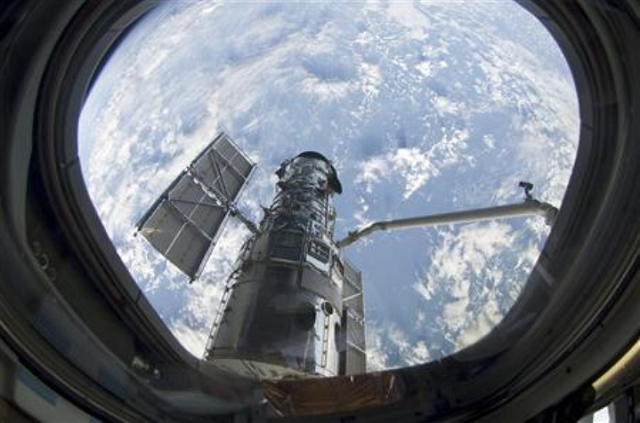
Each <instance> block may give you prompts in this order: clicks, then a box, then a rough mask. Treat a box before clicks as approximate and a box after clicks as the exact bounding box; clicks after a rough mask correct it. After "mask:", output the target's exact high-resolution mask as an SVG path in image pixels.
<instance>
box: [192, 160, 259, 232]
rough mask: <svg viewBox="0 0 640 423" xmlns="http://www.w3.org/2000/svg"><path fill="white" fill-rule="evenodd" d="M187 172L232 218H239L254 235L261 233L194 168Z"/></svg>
mask: <svg viewBox="0 0 640 423" xmlns="http://www.w3.org/2000/svg"><path fill="white" fill-rule="evenodd" d="M187 172H188V173H189V175H191V177H192V178H193V180H194V181H196V182H197V183H198V184H200V185H201V186H202V187H204V188H205V193H206V194H207V195H208V196H209V197H210V198H211V199H212V200H214V201H220V202H221V203H222V206H223V207H225V208H226V209H227V210H228V211H229V213H230V214H231V215H232V216H234V217H237V218H238V220H239V221H240V222H242V223H243V224H244V225H245V226H246V227H247V229H249V230H250V231H251V232H252V233H254V234H258V233H260V230H259V229H258V227H257V226H256V224H255V223H253V222H252V221H251V219H249V218H248V217H247V216H245V215H244V214H243V213H242V212H241V211H240V210H239V209H238V207H237V206H236V205H235V204H234V203H233V202H232V201H229V199H228V197H227V196H226V195H225V194H224V193H221V192H220V191H218V190H217V189H215V188H214V187H212V186H211V185H209V184H208V183H207V182H205V179H204V178H203V177H202V175H200V174H199V173H198V171H197V170H195V169H194V168H193V167H192V166H189V167H188V168H187ZM221 182H222V181H221ZM222 184H223V186H224V182H222Z"/></svg>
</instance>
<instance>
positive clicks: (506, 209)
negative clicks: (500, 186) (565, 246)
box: [337, 184, 558, 248]
mask: <svg viewBox="0 0 640 423" xmlns="http://www.w3.org/2000/svg"><path fill="white" fill-rule="evenodd" d="M521 186H522V185H521ZM530 189H531V187H530V184H528V185H526V187H525V195H526V197H525V200H524V202H522V203H518V204H509V205H504V206H496V207H488V208H483V209H473V210H465V211H459V212H453V213H444V214H436V215H429V216H416V217H409V218H405V219H396V220H387V221H379V222H373V223H370V224H368V225H367V226H364V227H363V228H360V229H358V230H356V231H353V232H349V234H348V235H347V236H346V237H345V238H344V239H341V240H340V241H338V243H337V244H338V246H339V247H340V248H345V247H348V246H350V245H352V244H353V243H355V242H356V241H358V240H359V239H361V238H364V237H366V236H369V235H371V234H372V233H374V232H378V231H389V230H396V229H409V228H422V227H428V226H438V225H447V224H453V223H465V222H478V221H482V220H492V219H498V218H506V217H516V216H530V215H542V216H544V217H545V220H546V223H547V224H548V225H549V226H551V225H553V223H554V221H555V218H556V216H557V214H558V209H557V208H555V207H554V206H552V205H551V204H549V203H544V202H540V201H538V200H536V199H534V198H533V197H532V196H531V195H530V193H529V191H530Z"/></svg>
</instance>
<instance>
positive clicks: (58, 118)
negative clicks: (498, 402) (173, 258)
mask: <svg viewBox="0 0 640 423" xmlns="http://www.w3.org/2000/svg"><path fill="white" fill-rule="evenodd" d="M543 3H544V2H538V3H536V2H533V1H532V2H530V3H529V2H527V3H526V4H525V7H526V8H528V10H530V11H532V12H533V14H534V15H535V16H537V17H538V18H541V20H542V22H543V24H544V23H545V22H547V21H546V20H545V19H548V18H549V16H551V15H553V16H556V17H557V18H558V19H560V18H562V17H563V16H565V15H563V14H564V13H567V10H563V9H562V8H563V7H567V8H571V7H576V8H579V7H580V6H572V5H571V6H566V5H565V6H556V5H552V6H549V5H545V4H543ZM122 4H124V6H120V9H119V10H118V11H116V12H114V13H113V15H111V18H112V19H113V18H114V16H120V18H121V17H122V16H123V11H128V12H129V13H131V14H130V15H128V18H126V19H125V22H126V24H124V25H123V23H125V22H123V20H118V19H113V20H111V21H110V22H109V21H107V22H108V23H107V24H106V26H101V27H98V28H99V29H95V30H93V32H92V31H91V30H89V29H88V28H85V29H86V33H84V34H83V36H84V37H78V39H77V40H76V41H75V46H74V47H75V49H65V48H64V47H65V46H64V44H61V45H60V46H59V47H58V48H57V52H56V57H55V59H57V60H58V61H57V62H56V61H53V62H52V64H53V65H58V67H55V66H51V67H50V69H49V71H48V75H47V78H48V80H49V82H51V81H55V82H57V83H58V84H57V85H56V86H55V87H54V88H52V89H51V90H49V92H46V90H45V89H43V92H42V93H41V94H42V95H41V98H42V100H41V106H40V111H39V115H38V120H39V122H40V123H41V125H36V127H37V128H38V130H39V131H40V134H41V135H43V137H42V138H41V139H43V140H45V141H42V144H43V145H42V146H41V149H39V150H38V153H39V166H40V168H41V169H42V173H43V177H44V176H47V178H44V179H45V180H44V181H43V182H44V184H45V186H46V188H47V193H48V196H49V197H51V198H52V199H53V200H54V201H52V204H51V208H52V209H57V212H56V213H55V214H56V216H57V218H58V219H59V220H60V221H62V222H63V223H65V224H66V225H67V226H62V228H63V232H64V233H65V236H66V237H67V238H68V239H71V240H74V239H75V240H81V243H80V245H86V244H89V245H91V246H92V247H93V248H92V249H91V250H87V251H83V252H80V253H78V255H79V256H83V255H84V256H85V257H86V258H89V256H92V257H93V259H92V260H86V261H85V265H86V266H87V267H89V268H91V267H92V266H96V259H95V258H96V257H100V258H99V260H97V261H98V262H99V263H100V265H99V266H98V267H100V266H102V269H100V270H98V269H97V268H94V270H95V271H94V272H92V275H93V276H94V277H95V278H96V279H98V278H100V277H101V276H102V279H109V280H108V281H106V280H102V281H97V280H94V281H93V282H94V283H96V284H106V285H109V284H114V283H117V284H119V286H118V287H117V289H118V290H119V291H120V292H123V293H129V294H130V295H131V294H132V293H135V292H137V291H136V290H137V287H135V282H134V281H133V280H131V277H130V275H128V271H127V270H126V268H124V265H123V264H122V262H121V261H119V258H118V256H117V254H115V251H114V249H113V246H112V245H111V242H110V240H109V238H108V235H107V234H106V232H105V231H104V229H103V228H102V227H101V224H100V221H99V218H98V217H97V214H96V212H95V210H94V209H93V205H92V203H91V201H90V199H89V196H88V193H87V191H86V187H85V186H84V182H83V179H82V175H81V173H80V172H79V169H78V166H77V165H74V163H77V139H76V135H77V134H76V132H75V131H76V129H75V124H76V122H77V118H78V116H79V113H80V108H81V106H82V99H83V98H84V97H85V95H86V93H87V92H88V89H89V87H90V83H91V81H92V79H93V78H94V77H95V75H97V73H98V70H99V68H100V65H99V63H104V58H105V57H106V56H107V55H108V49H109V48H110V47H113V45H115V44H116V36H121V35H122V34H123V33H124V32H125V29H126V28H127V27H129V26H130V25H132V24H133V23H134V22H135V20H136V19H137V18H138V17H139V16H141V15H142V14H143V13H144V12H145V11H146V10H148V9H150V8H151V7H153V3H151V2H150V3H145V4H143V5H140V4H139V3H138V2H136V1H130V2H126V3H125V2H122V3H121V5H122ZM110 6H111V7H114V6H113V5H110ZM543 7H549V8H550V9H547V10H543ZM114 8H115V7H114ZM136 8H137V9H136ZM554 8H557V9H554ZM109 10H110V9H109V6H104V9H103V11H104V12H107V11H109ZM111 11H112V12H113V9H111ZM132 11H134V12H132ZM105 15H108V13H105ZM124 15H126V13H124ZM102 23H103V24H105V22H104V21H103V22H102ZM564 23H566V22H564ZM109 24H110V25H109ZM566 24H567V25H568V26H567V27H566V28H560V27H559V26H555V25H551V24H550V25H548V29H549V30H550V32H551V34H552V36H553V37H554V38H555V39H556V41H557V42H558V43H559V44H560V47H561V49H562V50H563V52H564V54H565V57H566V58H567V61H568V63H569V66H570V68H571V70H572V72H573V76H574V80H575V82H576V85H577V88H578V90H577V91H578V98H579V102H580V109H581V118H582V129H583V130H581V134H580V142H579V146H578V155H577V158H576V163H575V165H574V172H573V174H572V176H571V179H570V182H569V186H568V188H567V194H566V195H565V200H564V203H563V207H562V209H561V211H560V215H559V216H558V221H557V224H556V226H555V227H554V229H553V231H552V232H551V234H550V235H549V238H548V239H547V243H546V244H545V247H544V249H543V251H542V254H541V256H540V259H539V261H538V263H537V264H536V266H535V267H534V270H533V272H532V274H531V277H530V280H529V281H528V282H527V284H526V285H525V288H524V290H523V293H522V294H521V295H520V297H519V299H518V300H517V302H516V304H515V305H514V307H513V308H512V309H511V311H510V312H509V313H508V315H507V316H506V317H505V319H504V320H503V321H502V322H501V323H500V324H499V325H498V326H497V327H496V328H494V330H493V331H492V332H491V334H489V335H488V336H486V337H485V338H483V339H482V340H480V341H479V342H478V343H476V344H474V345H472V346H470V347H468V348H466V349H464V350H461V351H459V352H456V353H454V354H453V355H451V356H449V357H447V358H446V359H445V360H442V361H440V362H433V363H426V364H423V365H419V366H415V367H413V368H404V369H397V370H388V371H384V372H380V373H378V374H377V375H374V376H372V375H362V378H371V377H374V378H386V377H388V376H389V375H393V376H395V377H397V379H398V380H399V381H401V382H402V386H400V385H398V386H397V388H398V389H399V390H400V391H401V392H400V398H404V397H405V396H407V395H410V394H413V393H415V391H416V389H417V390H418V391H420V390H421V389H424V388H418V387H417V386H413V387H411V386H409V385H410V384H411V382H412V381H413V382H415V381H416V380H417V379H423V378H424V379H423V383H424V384H425V385H430V389H433V388H434V386H435V385H440V386H449V387H451V386H454V385H456V384H458V383H460V382H462V381H465V382H467V383H468V384H469V385H472V386H468V388H473V386H476V388H475V389H471V390H470V391H469V394H468V396H467V398H465V402H467V401H471V402H474V401H479V400H481V399H482V398H485V397H486V396H487V394H488V392H487V390H486V381H487V380H491V379H487V378H488V377H492V378H495V376H496V375H499V374H504V375H506V376H502V377H500V378H499V379H500V380H503V381H504V383H503V384H502V385H501V386H506V385H507V384H508V383H507V379H511V378H512V377H513V375H516V374H518V373H520V372H521V370H522V361H521V360H514V358H515V357H516V356H517V355H521V354H522V350H526V346H527V345H528V344H529V345H531V343H535V342H536V340H539V339H540V338H539V337H538V336H539V335H540V333H541V332H544V331H545V330H547V331H553V329H554V327H556V326H557V325H556V322H557V320H556V319H555V317H557V316H558V315H559V314H560V313H561V310H560V308H561V307H560V306H561V305H562V303H563V302H564V303H566V301H565V300H567V299H568V300H571V296H567V295H568V294H567V293H568V292H571V293H576V292H580V289H584V285H585V284H587V285H589V286H595V285H590V284H595V281H594V280H593V279H595V275H594V276H592V277H591V278H586V279H584V280H581V281H580V282H582V283H583V284H582V285H583V286H577V285H576V284H577V282H576V280H577V279H578V276H582V275H583V276H588V273H586V272H587V271H588V270H587V269H588V268H590V266H588V264H589V260H588V259H589V257H585V256H588V255H587V254H586V253H585V254H581V253H582V250H581V249H580V248H579V246H580V243H581V241H583V240H584V239H585V238H586V236H587V234H591V231H590V230H589V228H591V227H593V226H594V225H596V224H597V223H600V220H599V219H601V217H600V216H599V215H598V214H597V213H595V212H594V211H593V210H592V209H590V208H588V207H586V206H585V205H584V203H583V200H582V199H583V196H584V194H585V193H586V192H588V191H591V192H592V195H593V196H592V198H593V197H595V200H594V201H596V202H598V201H599V202H598V205H600V207H601V208H602V209H605V208H606V204H605V201H606V200H608V199H609V198H607V197H608V194H610V193H611V189H610V187H609V182H611V181H612V180H613V179H614V177H613V175H611V173H612V172H613V171H615V170H617V168H616V165H617V163H616V162H615V160H616V158H615V157H611V156H612V155H611V154H609V155H605V156H604V157H605V158H606V159H607V160H600V162H599V163H594V161H593V160H592V159H593V157H598V156H601V157H602V152H603V151H605V152H607V151H608V152H609V153H611V152H612V150H615V148H616V147H610V149H609V150H607V149H606V147H605V146H604V144H606V142H607V140H608V138H610V137H608V136H607V135H610V134H611V131H616V129H615V128H612V126H611V125H615V123H616V122H617V118H618V116H617V114H616V112H615V111H612V110H609V109H607V110H604V108H603V107H602V106H601V102H603V101H604V100H602V99H604V98H606V97H607V95H611V96H615V97H616V98H618V99H619V101H620V104H621V105H622V106H624V105H626V103H623V99H622V98H619V97H618V96H617V94H618V93H619V91H617V90H616V82H619V81H615V80H614V78H615V76H612V75H611V74H610V73H609V69H608V68H607V66H602V68H598V67H597V66H596V65H593V64H592V67H591V68H589V67H588V66H585V67H582V65H585V63H589V62H588V61H587V62H585V61H584V60H582V59H584V57H585V55H586V56H589V57H609V60H610V61H615V60H616V59H615V58H612V56H611V55H609V56H607V55H606V54H604V52H603V51H602V49H604V48H605V47H603V46H601V45H598V46H595V47H593V50H594V51H589V50H588V46H586V45H584V44H580V43H581V40H580V38H579V37H577V36H576V34H578V33H579V28H578V27H577V26H575V25H577V24H575V22H574V23H573V25H574V26H571V24H572V23H566ZM579 24H581V25H585V27H586V29H585V31H588V30H591V31H593V32H594V33H595V34H598V35H600V36H606V35H607V31H611V29H610V28H607V27H606V25H605V24H601V25H603V26H602V27H599V28H597V27H594V26H592V25H590V23H589V22H579ZM118 25H120V26H118ZM114 27H115V28H118V29H117V30H114V29H113V28H114ZM105 28H110V29H111V30H112V32H111V33H110V34H109V35H108V36H106V37H105V33H106V32H107V30H106V29H105ZM100 31H104V32H103V33H102V34H101V36H100V34H99V32H100ZM563 31H565V32H563ZM109 37H111V40H108V39H105V38H109ZM67 41H68V40H67ZM573 43H575V44H576V45H575V46H574V45H573ZM583 43H584V42H583ZM69 44H72V43H69ZM97 46H98V47H97ZM599 49H600V50H599ZM598 55H599V56H598ZM618 60H621V59H618ZM608 66H609V67H614V66H621V67H622V65H621V64H620V63H609V64H608ZM597 82H598V83H597ZM51 85H54V84H51ZM45 88H49V87H47V86H45ZM621 108H623V107H621ZM54 116H55V119H54V118H53V117H54ZM62 117H64V118H62ZM601 119H603V120H604V122H603V121H602V120H601ZM585 127H586V128H589V130H585V129H584V128H585ZM615 134H616V135H617V136H618V137H623V136H624V134H619V133H618V132H615ZM36 139H40V138H36ZM616 139H617V138H616ZM620 143H623V141H620ZM616 145H618V144H616ZM622 147H625V145H623V146H618V148H620V149H621V148H622ZM60 164H63V166H60ZM587 168H588V169H589V172H586V171H585V170H586V169H587ZM612 169H613V170H612ZM594 187H595V188H596V190H595V192H594V191H593V189H594ZM614 194H615V193H614ZM16 207H18V208H19V206H18V205H16ZM61 210H64V211H61ZM14 211H15V210H14ZM576 234H583V235H576ZM596 235H600V234H596ZM616 235H619V234H617V233H616ZM600 236H603V235H600ZM580 264H583V265H585V266H584V268H583V269H576V267H577V266H578V265H580ZM104 267H106V268H108V270H109V271H110V272H111V275H110V277H108V278H105V277H104ZM585 280H586V282H587V283H585ZM618 282H619V283H618V284H622V283H623V282H624V281H622V280H620V281H618ZM589 283H590V284H589ZM612 285H613V284H612ZM111 287H113V286H111ZM594 289H595V288H594ZM611 289H613V287H611ZM553 291H555V295H552V294H553ZM143 302H144V301H143V300H141V304H142V303H143ZM141 304H137V305H136V306H137V307H138V306H139V305H141ZM586 306H587V305H586V304H584V305H582V308H585V307H586ZM138 308H139V310H138V311H139V312H140V313H141V314H142V315H143V316H144V317H143V320H145V319H146V321H147V322H149V323H150V324H149V326H150V327H153V328H155V330H157V334H156V335H157V336H159V337H160V338H162V340H163V342H164V343H165V345H166V346H170V348H171V349H173V352H174V353H175V354H176V355H177V356H179V357H180V358H181V359H182V360H183V362H184V365H185V366H187V367H191V368H194V367H198V363H197V360H195V358H194V357H192V356H190V354H189V353H187V352H186V351H185V350H184V349H183V348H182V347H181V346H180V345H179V344H178V343H177V342H176V341H175V339H174V338H173V336H172V335H170V334H169V333H168V330H166V328H164V329H163V328H162V327H160V326H158V322H159V318H158V317H157V315H155V312H154V311H153V310H152V309H150V308H149V307H146V309H143V308H140V307H138ZM568 308H569V309H571V310H572V311H573V312H576V313H577V314H580V312H581V310H576V309H575V307H568ZM582 313H584V311H582ZM160 325H162V324H161V323H160ZM556 330H557V332H558V335H557V336H559V334H560V333H561V332H562V330H561V328H556ZM547 335H548V334H547ZM509 356H511V357H509ZM498 358H499V359H498ZM508 358H511V359H510V360H509V359H508ZM510 362H511V364H509V363H510ZM535 362H536V359H535V358H533V357H529V363H532V364H535ZM501 365H502V366H501ZM199 370H200V371H202V372H204V373H205V374H206V373H207V371H206V369H203V368H202V367H200V368H199ZM214 378H215V375H214ZM336 379H341V378H336ZM342 379H344V378H342ZM356 379H357V377H356ZM425 379H426V380H427V381H428V382H426V381H424V380H425ZM472 379H473V380H472ZM483 382H484V384H485V386H484V387H483ZM319 383H322V382H320V381H318V380H301V381H297V382H295V384H296V385H297V386H298V387H299V388H305V387H306V388H312V387H314V386H315V387H317V385H318V384H319ZM492 383H493V384H495V383H496V381H495V380H492ZM494 386H495V385H494ZM483 388H484V389H483ZM412 396H413V395H412ZM335 411H336V410H334V412H335Z"/></svg>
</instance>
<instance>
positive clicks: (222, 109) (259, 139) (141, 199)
mask: <svg viewBox="0 0 640 423" xmlns="http://www.w3.org/2000/svg"><path fill="white" fill-rule="evenodd" d="M79 130H80V146H79V147H80V154H81V163H82V168H83V173H84V176H85V180H86V183H87V187H88V189H89V192H90V195H91V197H92V199H93V202H94V205H95V208H96V210H97V212H98V214H99V216H100V217H101V219H102V222H103V224H104V226H105V228H106V230H107V232H108V233H109V235H110V237H111V239H112V241H113V243H114V245H115V247H116V249H117V251H118V253H119V254H120V257H121V258H122V260H123V261H124V263H125V264H126V265H127V267H128V268H129V271H130V272H131V274H132V275H133V277H134V278H135V280H136V281H137V283H138V284H139V286H140V287H141V288H142V290H143V292H144V293H145V295H146V296H147V297H148V299H149V300H150V302H151V303H152V305H153V306H154V307H155V309H156V311H157V312H158V314H159V315H160V316H161V318H162V319H163V321H164V322H165V323H166V324H167V326H168V327H169V328H170V329H171V331H172V333H173V334H174V335H175V336H176V338H177V339H178V340H179V341H180V342H181V343H182V344H183V345H184V346H185V347H186V348H187V349H188V350H189V351H191V352H192V353H193V354H195V355H196V356H201V355H202V353H203V350H204V346H205V344H206V340H207V337H208V336H209V331H210V328H211V324H212V322H213V318H214V315H215V311H216V309H217V306H218V303H219V300H220V297H221V293H222V287H223V286H224V284H225V282H226V279H227V277H228V276H229V274H230V272H231V270H232V265H233V262H234V260H235V258H236V256H237V254H238V251H239V248H240V246H241V244H242V242H243V240H244V239H246V237H248V236H249V232H248V231H247V230H246V229H245V228H244V227H243V226H242V225H240V224H239V223H237V222H231V223H230V224H229V225H227V227H226V228H225V230H224V232H223V233H222V235H221V237H220V240H219V242H218V243H217V245H216V246H215V248H214V249H213V253H212V255H211V257H210V259H209V261H208V262H207V265H206V267H205V269H204V272H203V274H202V275H201V277H200V278H199V279H198V280H196V281H195V282H193V283H192V284H189V283H188V278H187V277H186V276H185V275H183V274H182V273H180V272H179V271H178V270H177V269H176V268H175V267H174V266H173V265H172V264H170V263H168V262H167V261H166V260H165V259H163V258H162V257H161V256H160V255H159V254H158V253H157V252H156V251H155V250H154V249H153V248H152V247H151V246H150V245H149V244H148V243H146V242H145V241H144V239H143V238H142V237H134V233H135V223H136V221H137V220H138V219H139V218H140V216H141V215H142V214H143V213H144V212H145V211H146V210H147V209H148V208H149V207H150V205H151V204H152V203H153V201H154V200H155V199H156V198H157V197H158V196H159V195H160V193H161V192H162V191H163V190H164V189H165V187H166V186H167V185H168V184H169V183H170V182H171V180H173V179H174V178H175V177H176V176H177V175H178V173H179V172H180V171H181V170H182V169H183V168H184V167H185V166H186V165H187V164H188V163H189V162H190V161H191V160H192V159H193V158H194V157H195V156H196V155H197V153H199V152H200V151H201V150H202V149H203V148H204V147H205V146H206V145H208V144H209V143H210V142H211V140H212V139H213V137H214V136H215V135H216V134H217V133H218V132H219V131H220V130H224V131H225V132H226V133H227V134H229V135H230V136H231V137H232V138H233V139H234V140H235V141H236V142H237V144H238V145H239V146H240V147H241V148H242V149H243V150H244V151H245V152H246V153H247V154H249V156H250V157H251V158H252V159H253V160H254V161H255V162H256V163H257V165H258V167H257V170H256V172H255V173H254V175H253V177H252V179H251V181H250V183H249V185H248V187H247V188H246V190H245V191H244V193H243V195H242V196H241V198H240V199H239V203H238V204H239V208H240V209H241V210H242V211H244V212H245V213H246V214H247V215H248V216H250V217H251V218H252V219H253V220H254V221H259V220H260V219H261V217H262V209H261V206H262V205H265V206H266V205H268V204H270V203H271V200H272V197H273V195H274V192H275V181H276V177H275V175H274V171H275V170H276V169H277V167H278V165H279V164H280V163H281V162H282V161H283V160H285V159H287V158H291V157H293V156H295V155H297V154H298V153H300V152H302V151H306V150H315V151H319V152H320V153H322V154H324V155H325V156H326V157H328V158H330V159H331V160H332V161H333V163H334V165H335V167H336V169H337V171H338V174H339V176H340V179H341V180H342V184H343V187H344V192H343V194H342V195H340V196H337V197H336V199H335V204H336V208H337V213H338V218H337V226H336V237H337V238H338V239H339V238H341V237H343V236H344V235H346V233H347V232H348V231H350V230H353V229H355V228H357V227H359V226H361V225H364V224H367V223H369V222H372V221H376V220H387V219H393V218H400V217H408V216H414V215H423V214H433V213H442V212H448V211H456V210H464V209H468V208H479V207H488V206H492V205H500V204H507V203H513V202H518V201H521V200H522V199H523V193H522V190H521V189H520V188H518V182H519V181H521V180H524V181H529V182H532V183H533V184H534V185H535V189H534V191H533V192H534V195H535V196H536V197H537V198H539V199H541V200H544V201H547V202H550V203H552V204H554V205H555V206H560V205H561V202H562V198H563V195H564V192H565V189H566V186H567V183H568V180H569V177H570V174H571V170H572V166H573V162H574V158H575V154H576V148H577V140H578V131H579V116H578V104H577V97H576V93H575V88H574V84H573V80H572V77H571V74H570V72H569V69H568V67H567V64H566V62H565V59H564V57H563V56H562V54H561V52H560V50H559V48H558V46H557V45H556V43H555V42H554V41H553V39H552V38H551V36H550V35H549V34H548V32H547V31H546V30H545V28H544V27H543V26H542V25H541V24H540V23H539V22H538V21H537V20H536V19H535V18H534V17H533V16H531V15H530V14H529V13H528V12H526V11H525V10H524V9H522V8H521V7H520V6H518V5H517V4H516V3H514V2H507V1H482V2H480V1H478V2H467V1H459V2H458V1H446V2H445V1H412V2H408V1H404V2H394V1H385V2H377V1H366V2H348V3H344V2H342V3H339V4H338V3H333V2H206V1H180V2H176V1H168V2H166V3H164V4H162V5H160V6H159V7H158V8H157V9H156V10H154V11H153V12H152V13H150V14H149V15H148V16H146V17H145V18H144V19H142V20H141V21H140V22H139V23H138V24H137V25H136V26H135V28H134V29H133V30H132V31H131V32H130V33H128V35H127V36H126V37H125V39H124V40H123V41H122V42H121V43H120V45H119V46H118V47H117V48H116V49H115V51H114V52H113V54H112V55H111V57H110V58H109V60H108V62H107V64H106V66H105V67H104V69H103V70H102V71H101V74H100V76H99V78H98V79H97V80H96V82H95V84H94V86H93V88H92V90H91V93H90V95H89V97H88V98H87V101H86V104H85V107H84V110H83V113H82V116H81V119H80V122H79ZM548 232H549V228H548V227H547V226H546V225H545V223H544V220H543V219H542V218H539V217H531V218H513V219H505V220H495V221H489V222H484V223H470V224H464V225H448V226H442V227H436V228H424V229H412V230H405V231H398V232H390V233H379V234H376V235H374V236H372V237H370V238H368V239H365V240H362V241H360V242H359V243H357V244H355V245H353V246H352V247H349V248H348V249H346V250H345V251H344V254H345V256H346V257H347V258H348V259H349V260H350V261H351V262H352V263H354V264H355V265H356V266H357V267H358V268H360V269H361V270H362V271H363V276H364V285H365V310H366V311H365V312H366V316H365V317H366V322H367V323H366V328H367V332H366V337H367V354H368V363H367V368H368V370H379V369H386V368H393V367H400V366H407V365H414V364H417V363H421V362H426V361H430V360H436V359H438V358H441V357H443V356H446V355H448V354H451V353H452V352H454V351H457V350H459V349H461V348H464V347H465V346H468V345H470V344H472V343H473V342H475V341H477V340H478V339H479V338H481V337H482V336H483V335H485V334H487V333H488V332H489V331H490V330H491V328H492V327H494V326H495V325H496V324H497V323H498V322H499V321H500V320H501V319H502V318H503V316H504V315H505V314H506V313H507V312H508V310H509V309H510V307H511V306H512V305H513V304H514V302H515V300H516V299H517V297H518V295H519V293H520V291H521V289H522V287H523V285H524V284H525V283H526V281H527V277H528V274H529V272H530V271H531V269H532V267H533V266H534V264H535V263H536V260H537V258H538V256H539V254H540V251H541V248H542V247H543V245H544V242H545V239H546V237H547V235H548Z"/></svg>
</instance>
